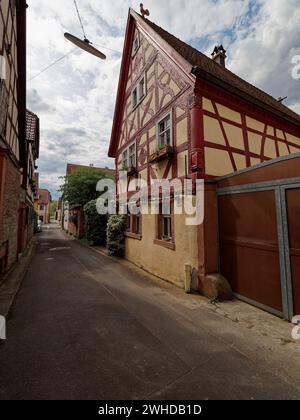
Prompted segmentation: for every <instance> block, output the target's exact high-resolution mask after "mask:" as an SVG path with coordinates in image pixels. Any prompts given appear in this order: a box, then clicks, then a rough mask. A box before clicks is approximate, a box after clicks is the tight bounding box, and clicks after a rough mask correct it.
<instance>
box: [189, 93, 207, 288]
mask: <svg viewBox="0 0 300 420" xmlns="http://www.w3.org/2000/svg"><path fill="white" fill-rule="evenodd" d="M190 112H191V178H192V180H193V182H194V183H195V182H196V180H197V179H204V177H205V161H204V126H203V110H202V97H201V95H200V94H199V93H197V92H196V91H195V92H194V94H193V95H192V96H191V97H190ZM197 243H198V274H199V282H200V283H201V281H202V280H203V278H204V276H205V253H204V225H203V224H202V225H200V226H198V227H197Z"/></svg>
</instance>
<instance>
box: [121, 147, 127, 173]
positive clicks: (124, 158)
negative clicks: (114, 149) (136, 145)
mask: <svg viewBox="0 0 300 420" xmlns="http://www.w3.org/2000/svg"><path fill="white" fill-rule="evenodd" d="M127 168H128V150H127V149H126V150H124V152H123V153H122V169H127Z"/></svg>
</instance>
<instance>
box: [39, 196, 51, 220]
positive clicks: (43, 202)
mask: <svg viewBox="0 0 300 420" xmlns="http://www.w3.org/2000/svg"><path fill="white" fill-rule="evenodd" d="M38 197H39V198H38V200H39V201H38V203H39V207H38V218H39V220H41V221H42V222H43V223H44V224H48V223H50V212H51V202H52V198H51V193H50V192H49V191H48V190H46V189H41V188H40V189H39V190H38Z"/></svg>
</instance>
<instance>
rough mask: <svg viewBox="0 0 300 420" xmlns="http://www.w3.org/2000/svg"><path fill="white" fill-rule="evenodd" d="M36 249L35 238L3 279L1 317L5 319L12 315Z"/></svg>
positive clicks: (0, 290) (0, 295)
mask: <svg viewBox="0 0 300 420" xmlns="http://www.w3.org/2000/svg"><path fill="white" fill-rule="evenodd" d="M35 249H36V239H35V238H33V239H32V240H31V242H30V244H29V246H28V248H27V250H26V252H25V254H24V255H23V256H22V257H21V258H20V260H19V261H18V262H17V263H16V264H15V265H14V266H13V268H12V269H11V270H10V271H9V272H8V273H7V274H6V275H5V276H4V278H3V282H2V283H1V286H0V315H2V316H4V317H5V318H7V317H8V316H9V314H10V311H11V309H12V306H13V304H14V302H15V299H16V297H17V294H18V292H19V290H20V287H21V285H22V282H23V279H24V277H25V275H26V273H27V271H28V269H29V266H30V263H31V261H32V258H33V256H34V254H35Z"/></svg>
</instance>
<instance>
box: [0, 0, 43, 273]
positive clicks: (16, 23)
mask: <svg viewBox="0 0 300 420" xmlns="http://www.w3.org/2000/svg"><path fill="white" fill-rule="evenodd" d="M26 7H27V6H26V2H25V0H17V1H8V0H5V1H1V2H0V273H3V272H6V271H7V270H9V269H10V267H11V266H12V265H13V263H14V262H16V261H17V259H18V256H19V255H20V254H21V253H22V252H23V251H24V250H25V248H26V245H27V244H28V242H29V240H30V238H31V234H32V233H31V232H32V228H31V225H32V223H33V219H32V193H33V189H32V188H33V184H32V176H33V171H34V169H33V168H34V166H35V163H34V161H35V159H36V157H37V156H36V149H34V147H36V145H37V143H38V127H36V130H35V133H34V136H37V137H36V138H35V139H34V140H33V143H31V140H32V139H31V138H28V131H27V128H26V122H27V121H26Z"/></svg>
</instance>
